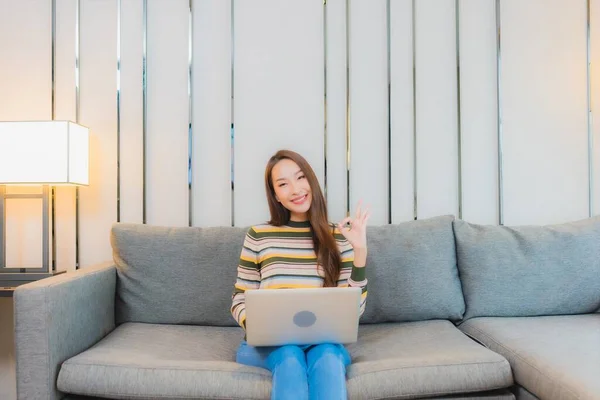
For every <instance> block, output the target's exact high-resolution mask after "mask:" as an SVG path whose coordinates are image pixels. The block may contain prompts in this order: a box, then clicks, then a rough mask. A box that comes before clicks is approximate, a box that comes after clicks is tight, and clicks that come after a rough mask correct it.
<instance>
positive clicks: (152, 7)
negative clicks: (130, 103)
mask: <svg viewBox="0 0 600 400" xmlns="http://www.w3.org/2000/svg"><path fill="white" fill-rule="evenodd" d="M188 20H189V1H188V0H152V1H148V26H147V29H148V54H147V63H148V81H147V82H148V88H147V89H148V99H147V107H148V109H147V120H146V123H147V125H146V126H147V132H146V135H147V136H146V141H147V142H146V146H147V147H146V157H147V158H146V202H147V203H146V207H147V209H146V212H147V222H148V223H149V224H153V225H169V226H188V220H189V212H188V198H189V189H188V124H189V101H188V53H189V52H188V43H189V31H188V26H189V21H188Z"/></svg>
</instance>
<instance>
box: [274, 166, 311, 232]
mask: <svg viewBox="0 0 600 400" xmlns="http://www.w3.org/2000/svg"><path fill="white" fill-rule="evenodd" d="M271 180H272V182H273V187H274V188H275V198H276V199H277V201H278V202H280V203H281V205H283V206H284V207H285V208H287V209H288V210H289V211H290V219H291V220H292V221H306V220H307V219H308V216H307V214H306V213H307V212H308V210H309V208H310V204H311V202H312V192H311V190H310V185H309V184H308V180H307V179H306V176H305V175H304V172H303V171H302V170H301V169H300V167H299V166H298V164H296V163H295V162H293V161H292V160H289V159H283V160H281V161H279V162H278V163H277V164H275V166H274V167H273V170H272V171H271Z"/></svg>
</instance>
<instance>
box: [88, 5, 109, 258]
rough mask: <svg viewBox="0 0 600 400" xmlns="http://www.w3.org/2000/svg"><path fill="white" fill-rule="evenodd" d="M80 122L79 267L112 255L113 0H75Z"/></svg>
mask: <svg viewBox="0 0 600 400" xmlns="http://www.w3.org/2000/svg"><path fill="white" fill-rule="evenodd" d="M80 12H81V20H80V21H81V25H80V35H81V36H80V40H81V42H80V44H81V50H80V60H81V63H80V66H81V70H80V79H81V80H80V96H81V97H80V107H81V108H80V123H81V124H82V125H85V126H89V127H90V185H89V186H84V187H81V188H80V189H79V213H80V214H79V221H80V227H79V229H80V231H79V251H80V258H79V262H80V266H81V267H86V266H89V265H92V264H96V263H99V262H103V261H107V260H111V259H112V250H111V246H110V242H109V240H108V238H109V235H110V227H111V225H112V223H113V222H115V221H116V220H117V113H116V110H117V103H116V96H115V90H116V87H117V81H116V62H117V2H116V1H94V0H82V1H81V10H80Z"/></svg>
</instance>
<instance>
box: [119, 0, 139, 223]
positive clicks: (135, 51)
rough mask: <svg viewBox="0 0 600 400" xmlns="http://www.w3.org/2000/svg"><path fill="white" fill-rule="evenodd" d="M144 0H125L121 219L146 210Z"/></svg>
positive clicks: (130, 218)
mask: <svg viewBox="0 0 600 400" xmlns="http://www.w3.org/2000/svg"><path fill="white" fill-rule="evenodd" d="M142 58H143V0H122V1H121V98H120V103H121V106H120V107H121V129H120V141H121V143H120V144H121V155H120V170H121V171H120V175H121V182H120V191H121V221H122V222H136V223H140V222H142V212H143V199H144V198H143V196H144V193H143V190H144V187H143V173H144V160H143V150H144V147H143V145H144V144H143V99H142V97H143V96H142V73H143V70H142Z"/></svg>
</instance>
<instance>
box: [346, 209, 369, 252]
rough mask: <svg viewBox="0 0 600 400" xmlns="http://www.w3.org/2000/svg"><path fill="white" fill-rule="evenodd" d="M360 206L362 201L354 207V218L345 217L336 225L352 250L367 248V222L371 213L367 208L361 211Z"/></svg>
mask: <svg viewBox="0 0 600 400" xmlns="http://www.w3.org/2000/svg"><path fill="white" fill-rule="evenodd" d="M361 206H362V201H360V202H359V203H358V206H357V207H356V214H355V216H354V218H352V217H346V218H344V219H343V220H342V221H341V222H340V223H339V224H338V228H339V230H340V232H341V233H342V235H344V237H345V238H346V239H347V240H348V242H350V244H351V245H352V248H354V250H359V249H366V248H367V221H369V217H370V216H371V212H370V210H369V208H368V207H367V208H366V209H365V210H364V211H363V210H362V209H361ZM346 224H348V225H346Z"/></svg>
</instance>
